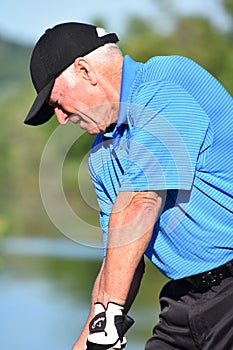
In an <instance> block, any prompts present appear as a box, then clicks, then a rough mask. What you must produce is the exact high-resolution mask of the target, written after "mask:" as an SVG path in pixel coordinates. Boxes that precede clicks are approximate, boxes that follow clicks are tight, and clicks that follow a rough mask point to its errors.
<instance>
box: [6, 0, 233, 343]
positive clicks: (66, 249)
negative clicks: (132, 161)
mask: <svg viewBox="0 0 233 350" xmlns="http://www.w3.org/2000/svg"><path fill="white" fill-rule="evenodd" d="M0 9H1V11H0V89H1V94H0V121H1V129H0V198H1V200H0V339H1V345H0V347H1V349H4V350H12V349H13V348H17V349H18V350H29V349H31V348H33V350H41V349H43V350H51V349H53V348H54V349H56V350H65V349H71V346H72V344H73V342H74V341H75V339H76V338H77V337H78V335H79V332H80V331H81V328H82V326H83V322H84V320H85V318H86V316H87V314H88V308H89V300H90V294H91V289H92V284H93V281H94V279H95V276H96V274H97V272H98V269H99V266H100V263H101V257H102V249H101V248H100V246H101V243H99V242H101V237H100V230H99V228H98V226H99V225H98V206H97V203H96V201H95V195H94V193H93V190H92V186H91V184H90V180H89V178H88V173H87V166H86V158H87V154H88V150H89V147H90V145H91V143H92V141H93V138H92V137H91V136H89V135H85V134H83V135H81V136H80V135H79V137H78V140H77V142H72V144H70V147H69V150H68V152H67V154H66V157H65V162H64V164H62V186H63V187H62V190H63V192H64V196H65V198H66V201H67V203H68V205H69V207H70V208H72V211H73V212H74V213H75V215H76V216H77V217H79V218H80V221H79V222H80V225H79V224H78V225H77V227H76V226H75V230H77V235H78V237H79V235H80V237H87V240H85V239H84V238H80V239H70V237H69V235H66V232H64V231H62V230H60V229H59V226H58V225H56V223H54V222H53V220H52V219H51V217H50V215H49V214H48V208H46V207H45V206H44V202H43V200H42V197H41V188H40V185H39V180H40V169H41V157H42V154H43V152H44V149H45V148H46V145H47V144H48V141H49V140H50V139H51V137H52V136H51V135H53V134H54V132H56V130H57V123H56V120H55V118H53V119H51V121H49V122H48V123H47V124H45V125H43V126H39V127H30V126H25V125H24V124H23V120H24V118H25V116H26V114H27V112H28V110H29V107H30V106H31V104H32V101H33V99H34V97H35V92H34V90H33V87H32V84H31V82H30V77H29V71H28V66H29V60H30V55H31V51H32V47H33V45H34V44H35V42H36V41H37V39H38V38H39V37H40V36H41V35H42V34H43V32H44V30H45V29H47V28H48V27H51V26H53V25H55V24H57V23H60V22H64V21H73V20H74V21H83V22H89V23H93V24H96V25H100V26H104V27H105V28H106V29H107V30H108V31H109V32H110V31H113V32H117V33H118V34H119V37H120V48H121V49H122V52H123V53H124V54H126V53H127V54H129V55H131V56H132V58H134V59H135V60H139V61H143V62H144V61H146V60H147V59H148V58H149V57H151V56H154V55H177V54H178V55H184V56H187V57H190V58H192V59H194V60H195V61H196V62H198V63H199V64H201V65H202V66H203V67H205V68H206V69H207V70H208V71H209V72H211V73H212V74H213V75H214V76H215V77H216V78H218V79H219V81H220V82H221V83H223V85H224V86H225V87H226V89H227V90H228V91H229V92H230V94H232V93H233V84H232V82H233V2H232V0H205V1H203V0H189V1H186V0H143V1H140V0H139V1H134V0H127V1H118V2H116V1H115V2H111V4H110V3H109V2H107V1H106V0H99V1H98V2H96V1H94V0H86V1H85V2H81V1H77V0H74V1H73V0H66V1H65V2H61V3H58V2H57V1H56V2H55V1H53V0H41V1H40V2H33V1H32V2H28V1H27V0H21V1H16V0H8V1H7V2H4V3H2V4H1V6H0ZM62 132H64V135H66V137H68V138H69V132H70V131H69V128H68V127H67V128H66V127H65V128H64V129H62ZM77 134H78V131H77ZM80 137H81V138H82V139H81V140H80ZM59 144H60V142H59V141H58V143H57V145H56V144H55V148H56V146H59ZM53 161H55V159H53V157H52V158H51V164H53ZM80 169H81V170H80ZM45 175H46V170H45ZM55 177H56V176H55ZM55 177H54V175H53V176H51V174H50V173H49V169H48V178H49V179H50V182H48V188H45V187H46V185H44V187H43V191H48V192H49V191H50V189H51V187H52V183H53V180H54V181H55ZM59 207H60V203H59V201H56V200H54V202H53V210H54V211H57V212H58V213H60V209H59ZM59 216H60V214H59ZM61 220H62V221H63V218H62V216H61ZM64 220H65V219H64ZM83 223H84V224H83ZM93 232H94V234H93ZM95 232H96V233H95ZM93 236H94V237H93ZM146 267H147V268H146V270H147V272H146V275H145V278H144V280H143V283H142V287H141V290H140V293H139V295H138V297H137V299H136V302H135V305H134V306H133V308H132V310H131V315H132V316H133V317H134V318H135V319H136V324H135V326H134V328H133V329H132V330H130V332H129V335H128V338H129V344H128V349H129V350H140V349H143V344H144V342H145V339H146V338H148V337H149V336H150V334H151V331H152V326H153V324H154V323H155V321H156V320H157V318H158V295H159V291H160V289H161V287H162V285H163V284H164V283H165V282H166V278H165V277H164V276H162V275H161V274H160V272H159V271H157V270H156V269H155V268H154V267H153V266H151V265H150V264H149V263H147V266H146Z"/></svg>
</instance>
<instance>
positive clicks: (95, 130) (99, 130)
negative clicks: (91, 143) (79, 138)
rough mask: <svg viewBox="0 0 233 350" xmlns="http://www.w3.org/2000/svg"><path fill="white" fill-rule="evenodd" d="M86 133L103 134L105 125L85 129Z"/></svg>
mask: <svg viewBox="0 0 233 350" xmlns="http://www.w3.org/2000/svg"><path fill="white" fill-rule="evenodd" d="M86 131H87V132H88V134H90V135H98V134H103V133H105V131H106V126H101V127H95V128H93V129H88V130H86Z"/></svg>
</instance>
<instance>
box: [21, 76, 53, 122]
mask: <svg viewBox="0 0 233 350" xmlns="http://www.w3.org/2000/svg"><path fill="white" fill-rule="evenodd" d="M53 84H54V81H53V80H52V81H51V82H49V84H48V85H46V87H44V89H42V90H41V91H40V93H39V94H38V95H37V97H36V99H35V101H34V103H33V105H32V107H31V109H30V111H29V112H28V115H27V117H26V118H25V120H24V123H25V124H28V125H41V124H44V123H46V122H47V121H48V120H49V119H50V118H52V116H53V115H54V108H53V107H51V106H50V105H49V104H48V103H46V102H45V101H46V99H47V97H48V96H49V94H50V92H51V90H52V87H53Z"/></svg>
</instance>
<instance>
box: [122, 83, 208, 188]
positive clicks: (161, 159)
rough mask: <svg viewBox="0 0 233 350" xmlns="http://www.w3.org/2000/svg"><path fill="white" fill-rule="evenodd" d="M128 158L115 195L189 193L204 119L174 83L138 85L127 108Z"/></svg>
mask: <svg viewBox="0 0 233 350" xmlns="http://www.w3.org/2000/svg"><path fill="white" fill-rule="evenodd" d="M128 111H129V112H128V120H129V129H130V130H129V135H128V158H127V166H126V169H125V173H124V177H123V180H122V182H121V187H120V191H142V190H164V189H165V190H169V189H182V190H190V189H191V187H192V184H193V178H194V175H195V171H196V164H197V161H198V157H199V152H200V149H201V146H202V144H203V142H204V139H205V135H206V133H207V129H208V125H209V118H208V116H207V115H206V113H205V111H204V110H203V109H202V107H201V106H200V105H199V103H198V102H197V101H195V99H194V98H193V97H192V96H191V95H190V94H189V93H187V92H186V91H185V90H184V89H183V88H182V87H180V86H179V85H177V84H174V83H171V82H166V81H156V82H152V83H146V84H142V85H141V86H140V87H139V88H138V91H137V93H136V94H134V97H133V98H132V99H131V103H130V104H129V106H128Z"/></svg>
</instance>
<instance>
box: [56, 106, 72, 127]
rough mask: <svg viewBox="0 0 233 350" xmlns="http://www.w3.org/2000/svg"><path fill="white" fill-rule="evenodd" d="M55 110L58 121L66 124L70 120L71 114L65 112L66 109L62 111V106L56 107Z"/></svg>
mask: <svg viewBox="0 0 233 350" xmlns="http://www.w3.org/2000/svg"><path fill="white" fill-rule="evenodd" d="M54 112H55V115H56V117H57V121H58V123H59V124H61V125H64V124H66V123H67V122H68V117H69V115H68V114H67V113H65V112H64V111H62V109H61V108H59V107H55V108H54Z"/></svg>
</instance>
